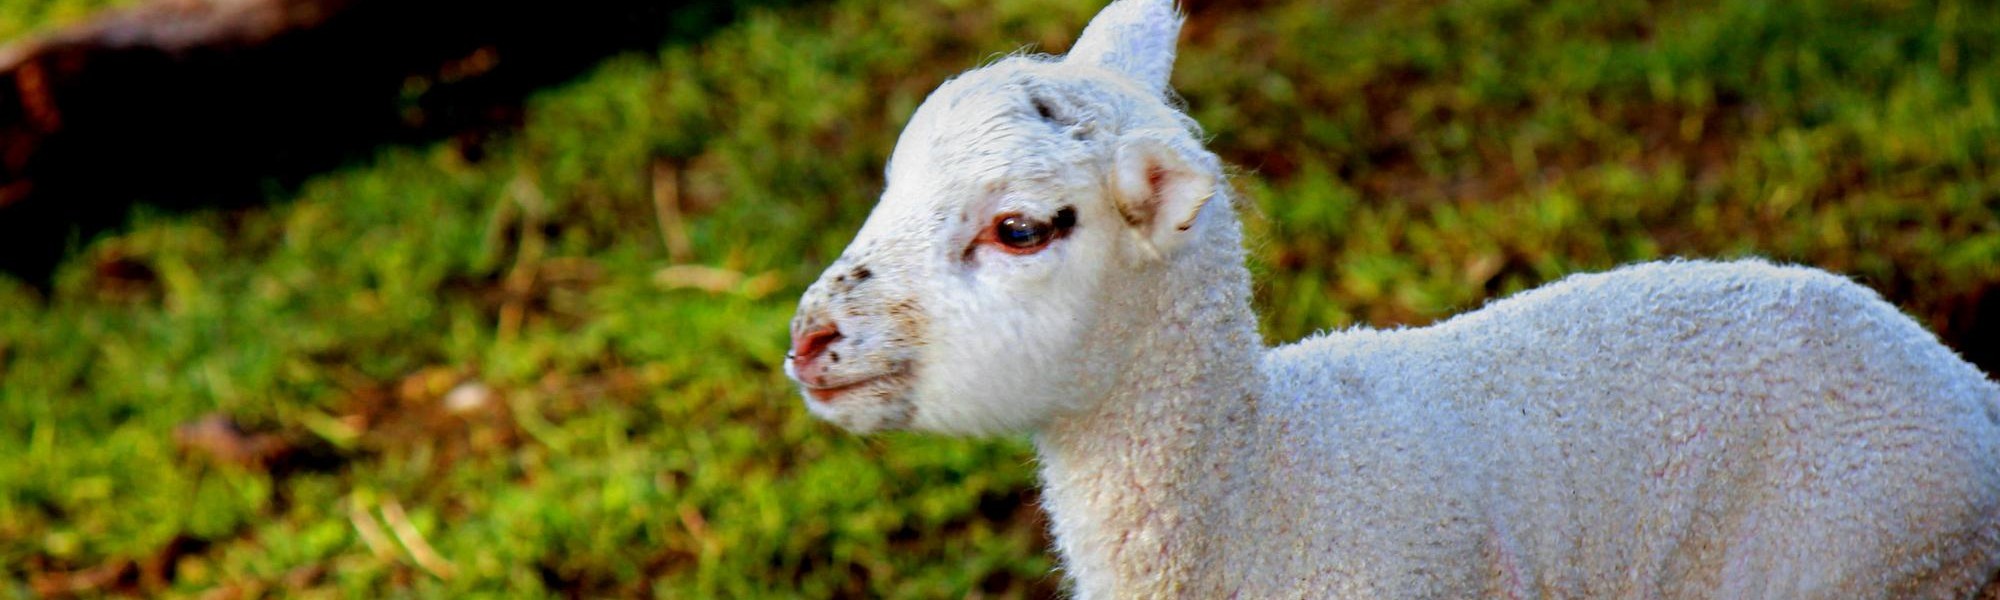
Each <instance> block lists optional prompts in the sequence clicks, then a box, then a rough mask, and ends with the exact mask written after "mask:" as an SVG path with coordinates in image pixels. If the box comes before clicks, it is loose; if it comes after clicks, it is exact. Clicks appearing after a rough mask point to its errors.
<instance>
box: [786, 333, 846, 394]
mask: <svg viewBox="0 0 2000 600" xmlns="http://www.w3.org/2000/svg"><path fill="white" fill-rule="evenodd" d="M840 338H841V335H840V328H839V327H835V326H834V325H833V324H832V323H828V324H826V325H821V326H819V327H816V328H813V329H810V330H807V331H805V332H803V333H800V334H799V335H797V336H794V337H793V338H792V352H791V354H790V355H789V356H788V358H789V359H790V360H791V361H792V376H793V377H797V378H798V380H799V383H803V384H806V386H808V387H819V386H820V384H821V383H822V381H821V377H822V375H824V374H825V372H826V361H825V360H822V357H823V356H824V355H825V354H826V347H827V346H830V345H832V344H833V343H834V342H837V341H840Z"/></svg>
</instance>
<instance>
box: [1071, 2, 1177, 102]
mask: <svg viewBox="0 0 2000 600" xmlns="http://www.w3.org/2000/svg"><path fill="white" fill-rule="evenodd" d="M1180 35H1181V15H1180V13H1179V12H1178V11H1176V10H1174V0H1116V1H1115V2H1112V3H1111V5H1110V6H1106V7H1104V10H1102V11H1099V12H1098V13H1097V17H1096V18H1093V19H1091V20H1090V25H1089V26H1088V27H1084V28H1083V35H1082V36H1081V37H1078V38H1077V40H1076V46H1074V47H1072V48H1070V50H1069V55H1068V56H1067V57H1066V58H1064V60H1066V61H1076V62H1079V63H1087V64H1093V65H1097V66H1099V67H1103V68H1105V69H1109V70H1111V71H1115V72H1118V73H1123V74H1125V75H1126V76H1129V77H1131V78H1133V79H1136V80H1138V81H1139V82H1140V83H1143V84H1146V85H1148V86H1151V87H1152V88H1153V89H1155V90H1162V91H1164V90H1166V89H1167V76H1168V75H1171V74H1173V71H1174V43H1175V42H1177V41H1179V39H1180Z"/></svg>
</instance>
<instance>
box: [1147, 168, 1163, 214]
mask: <svg viewBox="0 0 2000 600" xmlns="http://www.w3.org/2000/svg"><path fill="white" fill-rule="evenodd" d="M1166 185H1167V169H1166V167H1162V166H1160V164H1159V163H1153V164H1149V165H1146V192H1147V194H1148V197H1147V200H1148V202H1147V204H1152V205H1158V204H1160V203H1162V202H1164V201H1165V198H1162V197H1161V196H1162V195H1164V194H1166Z"/></svg>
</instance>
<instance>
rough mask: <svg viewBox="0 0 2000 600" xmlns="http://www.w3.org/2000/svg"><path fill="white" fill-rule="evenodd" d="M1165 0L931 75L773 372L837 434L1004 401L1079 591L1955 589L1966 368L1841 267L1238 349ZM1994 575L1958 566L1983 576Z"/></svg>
mask: <svg viewBox="0 0 2000 600" xmlns="http://www.w3.org/2000/svg"><path fill="white" fill-rule="evenodd" d="M1180 20H1181V17H1180V16H1179V15H1178V14H1177V12H1176V10H1175V9H1174V7H1173V6H1172V5H1171V2H1170V0H1116V1H1115V2H1113V3H1112V4H1111V5H1110V6H1109V7H1107V8H1105V9H1104V10H1103V12H1102V13H1100V14H1099V15H1098V17H1096V19H1094V20H1093V21H1092V22H1091V24H1090V25H1089V26H1088V27H1087V28H1086V29H1085V30H1084V32H1083V34H1082V36H1081V38H1080V39H1079V40H1078V41H1077V43H1076V45H1075V47H1074V48H1073V49H1072V50H1071V52H1070V53H1069V54H1068V55H1067V56H1065V57H1060V58H1057V57H1041V56H1013V57H1009V58H1005V59H1002V60H999V61H997V62H995V63H993V64H990V65H988V66H985V67H983V68H980V69H976V70H973V71H971V72H968V73H966V74H964V75H961V76H959V77H957V78H955V79H953V80H951V81H948V82H946V83H944V84H943V85H942V86H940V87H939V88H938V89H937V91H936V92H935V93H933V94H932V95H931V96H930V98H928V99H927V100H926V101H925V102H924V103H923V104H922V105H921V106H920V107H919V108H918V109H917V111H916V114H915V115H914V116H913V117H912V118H911V120H910V123H909V125H908V127H907V129H905V131H904V132H903V134H902V136H901V138H900V139H899V140H898V142H897V143H896V147H895V149H894V153H893V155H892V158H891V160H890V164H889V167H888V174H887V178H888V184H887V187H886V189H885V190H884V191H883V195H882V199H881V201H880V203H879V204H878V205H877V206H876V208H875V210H874V212H873V213H872V214H871V215H870V216H869V217H868V219H867V221H866V223H865V224H864V225H863V226H862V228H861V231H860V233H859V234H858V235H857V236H856V237H855V239H854V241H853V243H852V244H851V245H850V246H849V247H848V248H847V250H846V251H845V252H844V253H843V254H842V255H841V256H840V257H839V259H837V260H836V261H835V262H834V263H833V264H832V265H831V266H830V267H829V268H828V269H827V271H826V273H825V274H824V275H823V276H822V277H821V278H820V279H819V280H818V281H817V282H816V283H815V284H814V285H812V286H811V288H809V289H808V290H807V292H806V293H805V296H804V297H803V298H802V299H801V301H800V305H799V312H798V315H797V317H796V318H795V319H794V321H793V324H792V335H793V347H792V350H791V353H790V355H789V357H788V360H787V361H786V363H785V365H786V372H787V374H788V375H790V376H791V377H792V378H793V379H795V380H796V381H797V382H798V383H799V385H800V386H801V388H802V393H803V395H804V397H805V403H806V406H807V408H808V409H809V410H810V411H811V412H812V413H813V414H815V415H817V416H819V417H821V418H824V419H826V420H829V421H832V422H833V423H835V424H838V425H840V426H842V427H845V428H847V429H849V430H852V431H855V432H862V433H867V432H873V431H879V430H885V429H916V430H925V431H935V432H944V433H955V434H968V435H981V434H996V433H1007V432H1031V433H1032V435H1033V439H1034V441H1035V446H1036V449H1037V453H1038V455H1039V458H1040V462H1041V467H1042V473H1041V476H1042V480H1043V484H1044V486H1045V493H1044V498H1045V504H1046V506H1045V508H1046V509H1047V511H1048V513H1049V515H1050V517H1051V522H1052V525H1051V527H1052V529H1053V532H1054V536H1055V539H1056V545H1057V550H1058V552H1059V553H1060V554H1061V556H1062V560H1063V565H1064V569H1065V571H1066V573H1067V574H1068V576H1069V577H1070V579H1071V583H1072V585H1073V586H1074V593H1075V595H1076V596H1077V597H1081V598H1099V597H1161V596H1186V597H1198V598H1207V597H1247V598H1262V597H1344V598H1377V597H1471V596H1475V595H1476V596H1491V597H1508V598H1520V597H1530V596H1536V597H1578V598H1580V597H1674V598H1681V597H1693V598H1709V597H1719V598H1886V597H1965V596H1968V595H1970V594H1973V593H1975V592H1977V591H1979V590H1981V589H1982V588H1984V587H1986V586H1988V585H1989V582H1991V581H1992V580H1993V575H1994V573H1995V570H1996V568H2000V386H1996V385H1995V384H1994V383H1993V382H1991V381H1989V380H1988V379H1987V378H1986V376H1985V375H1984V374H1982V373H1980V372H1979V371H1978V369H1976V368H1974V367H1972V366H1971V365H1968V364H1966V363H1965V362H1964V361H1963V360H1961V359H1960V358H1959V357H1957V356H1956V355H1955V354H1953V353H1952V352H1951V351H1950V350H1948V349H1946V348H1945V347H1944V346H1942V345H1941V344H1939V343H1938V341H1937V339H1936V338H1935V337H1934V336H1932V335H1931V334H1930V333H1928V332H1926V331H1925V330H1923V329H1922V328H1921V327H1920V326H1918V325H1917V324H1916V323H1914V322H1913V321H1911V320H1910V319H1909V318H1908V317H1906V316H1904V315H1903V314H1901V313H1899V312H1898V311H1897V310H1896V309H1895V308H1894V307H1892V306H1890V305H1889V304H1887V303H1885V302H1884V301H1883V300H1882V299H1881V298H1880V297H1878V296H1877V295H1876V294H1875V293H1874V292H1872V291H1870V290H1868V289H1866V288H1863V287H1861V286H1858V285H1856V284H1854V283H1851V282H1849V281H1847V280H1845V279H1842V278H1839V277H1836V276H1833V275H1830V274H1828V273H1825V272H1822V271H1817V270H1813V269H1807V268H1800V267H1790V266H1779V265H1773V264H1770V263H1766V262H1762V261H1757V260H1744V261H1737V262H1705V261H1673V262H1659V263H1651V264H1641V265H1636V266H1630V267H1626V268H1621V269H1617V270H1614V271H1611V272H1608V273H1602V274H1594V275H1579V276H1574V277H1570V278H1568V279H1564V280H1562V281H1559V282H1557V283H1554V284H1551V285H1548V286H1546V287H1543V288H1540V289H1536V290H1532V291H1529V292H1526V293H1522V294H1519V295H1516V296H1514V297H1511V298H1508V299H1505V300H1501V301H1498V302H1494V303H1492V304H1490V305H1488V306H1486V307H1485V308H1482V309H1480V310H1477V311H1474V312H1471V313H1467V314H1464V315H1460V316H1458V317H1456V318H1453V319H1450V320H1448V321H1446V322H1443V323H1440V324H1437V325H1433V326H1430V327H1425V328H1418V329H1398V330H1392V331H1376V330H1367V329H1354V330H1348V331H1340V332H1333V333H1327V334H1322V335H1319V336H1316V337H1313V338H1311V339H1307V340H1304V341H1301V342H1298V343H1295V344H1291V345H1287V346H1281V347H1277V348H1267V347H1266V346H1265V344H1264V341H1263V340H1262V339H1261V337H1260V335H1259V334H1258V330H1257V325H1256V317H1255V315H1254V314H1253V313H1252V310H1251V306H1250V296H1251V294H1250V289H1251V288H1250V276H1249V273H1248V272H1247V270H1246V269H1245V268H1244V266H1243V262H1244V250H1243V244H1242V233H1241V226H1240V225H1239V223H1238V221H1237V218H1236V216H1235V214H1234V212H1233V210H1232V207H1231V200H1230V191H1229V188H1228V186H1227V185H1226V183H1225V182H1224V175H1223V171H1222V166H1221V163H1220V161H1219V160H1218V159H1217V158H1216V157H1215V156H1214V155H1213V154H1211V153H1209V152H1208V151H1207V150H1206V149H1204V148H1203V147H1202V144H1201V141H1200V137H1199V135H1200V134H1199V130H1198V128H1197V126H1196V125H1195V124H1194V122H1193V121H1192V120H1191V119H1189V118H1188V117H1187V116H1186V115H1184V114H1182V113H1181V112H1180V111H1179V110H1177V109H1176V108H1175V107H1174V106H1173V104H1172V102H1171V100H1170V94H1171V92H1170V91H1169V90H1168V88H1167V77H1168V73H1169V71H1170V70H1171V66H1172V63H1173V54H1174V44H1175V41H1176V37H1177V36H1178V33H1179V27H1180ZM1993 591H1994V590H1987V593H1992V592H1993Z"/></svg>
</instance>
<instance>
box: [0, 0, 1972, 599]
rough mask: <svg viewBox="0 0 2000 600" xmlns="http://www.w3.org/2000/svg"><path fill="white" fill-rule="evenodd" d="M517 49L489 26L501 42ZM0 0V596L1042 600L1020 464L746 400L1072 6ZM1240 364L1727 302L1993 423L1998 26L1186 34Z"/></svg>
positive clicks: (1713, 7)
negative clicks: (1832, 283) (961, 111)
mask: <svg viewBox="0 0 2000 600" xmlns="http://www.w3.org/2000/svg"><path fill="white" fill-rule="evenodd" d="M517 4H519V5H517ZM526 4H527V3H483V2H473V1H470V0H423V1H415V0H405V1H400V2H391V1H389V0H153V1H152V2H151V3H147V2H145V1H144V0H0V42H4V43H7V45H6V49H4V50H0V597H15V596H68V595H84V596H95V595H101V594H131V595H145V596H158V595H175V596H190V597H205V598H256V597H384V596H403V595H419V596H459V595H466V594H475V593H483V594H498V595H506V596H543V595H564V596H590V597H601V596H618V597H653V596H658V597H794V596H797V597H836V596H837V597H910V598H932V597H1047V596H1050V595H1052V594H1054V593H1056V592H1057V590H1058V589H1059V586H1058V583H1059V578H1058V577H1057V576H1056V575H1053V574H1051V569H1052V568H1053V566H1054V562H1053V560H1052V559H1051V557H1050V555H1049V554H1048V552H1047V551H1046V549H1045V548H1046V546H1047V543H1048V540H1047V538H1046V536H1045V535H1044V533H1043V526H1044V524H1043V523H1042V521H1041V520H1040V514H1039V512H1038V508H1037V506H1036V501H1037V500H1036V496H1035V492H1034V491H1033V483H1034V468H1035V467H1034V463H1033V456H1032V453H1031V451H1030V449H1029V447H1028V444H1027V443H1026V441H1025V439H1024V438H1019V437H1015V438H1004V439H995V440H952V439H939V438H932V437H925V436H917V435H887V436H880V437H873V438H859V437H856V436H853V435H849V434H846V433H844V432H841V431H839V430H837V429H835V428H833V427H831V426H828V425H824V424H821V423H818V422H815V421H814V420H812V419H811V418H810V417H809V416H808V415H807V414H806V412H805V410H803V408H802V406H801V405H800V401H799V400H798V398H797V396H796V394H795V393H794V392H793V390H792V388H791V386H790V385H788V384H787V382H786V381H785V378H784V375H783V374H782V371H781V368H780V365H779V361H780V360H781V358H782V356H783V354H784V350H785V344H786V340H785V336H786V323H787V321H788V319H789V318H790V316H791V313H792V309H793V302H794V301H795V299H796V297H797V294H798V293H799V292H801V291H803V289H804V287H805V286H806V285H807V284H808V283H810V282H811V281H812V280H813V279H814V277H816V275H817V274H818V271H819V269H820V268H821V267H823V266H824V265H825V264H826V263H827V262H829V261H830V260H831V259H833V258H834V257H835V256H836V255H837V254H838V252H839V251H840V249H841V248H842V247H843V246H844V244H845V243H846V242H847V240H848V239H850V238H851V236H852V235H853V233H854V231H855V230H856V229H857V228H858V226H859V224H860V222H861V220H862V219H863V218H864V217H865V215H866V214H867V212H868V210H869V209H870V207H871V206H872V205H873V203H874V201H875V196H876V194H877V193H878V192H879V191H880V188H881V186H882V181H881V175H880V173H881V168H882V165H883V162H884V160H885V159H886V157H887V156H886V155H887V153H888V151H889V150H890V147H891V144H892V143H893V141H894V139H895V136H896V135H897V133H898V131H899V130H900V128H901V126H902V125H903V123H904V122H905V121H906V119H908V117H909V114H910V112H911V111H912V110H913V109H914V108H915V106H916V105H917V103H918V102H920V101H921V100H922V99H923V98H924V96H925V94H927V93H928V92H929V91H930V90H931V89H932V88H933V87H934V86H936V85H937V84H938V83H939V82H940V81H942V80H943V79H944V78H946V77H949V76H950V75H952V74H954V73H957V72H959V71H962V70H965V69H967V68H970V67H973V66H976V65H978V64H981V63H983V62H985V61H988V60H991V59H993V58H995V57H997V56H1001V55H1004V54H1006V53H1010V52H1014V51H1016V50H1020V49H1023V48H1027V49H1031V50H1036V51H1045V52H1061V51H1063V50H1066V49H1067V48H1068V46H1069V44H1070V42H1071V40H1072V39H1073V38H1074V36H1075V34H1076V33H1077V32H1078V31H1080V30H1081V28H1082V26H1083V24H1084V23H1085V22H1086V21H1087V20H1088V18H1089V17H1090V16H1091V15H1092V14H1093V13H1094V12H1095V11H1096V10H1097V9H1098V8H1099V7H1100V3H1099V2H1096V1H1085V2H1069V1H1057V0H1001V1H998V2H975V1H972V0H913V1H909V2H866V1H860V0H834V1H830V2H826V1H820V2H809V1H769V2H757V1H752V0H715V1H713V2H698V1H694V2H683V3H656V2H636V1H635V2H617V1H612V0H604V1H600V2H592V3H573V4H574V5H569V6H565V5H558V4H544V5H538V6H527V5H526ZM1185 5H1186V8H1187V9H1188V10H1189V11H1190V13H1191V16H1190V18H1189V21H1188V24H1187V27H1186V31H1185V32H1184V35H1183V44H1182V50H1181V55H1180V60H1179V63H1178V66H1177V68H1176V70H1175V75H1174V85H1175V86H1176V87H1177V88H1178V89H1179V90H1180V92H1181V94H1182V95H1183V96H1185V98H1186V100H1187V105H1188V107H1189V111H1190V112H1191V113H1192V114H1193V115H1194V116H1195V117H1196V118H1197V119H1198V120H1199V121H1200V122H1201V123H1202V125H1203V126H1204V127H1205V128H1206V129H1207V132H1208V133H1209V135H1211V136H1212V137H1213V140H1212V143H1211V146H1212V148H1213V149H1214V150H1216V151H1217V152H1218V153H1219V154H1220V155H1221V156H1222V157H1223V158H1224V159H1225V160H1226V161H1228V162H1229V163H1231V164H1232V165H1234V166H1235V167H1236V176H1235V180H1234V183H1235V185H1236V187H1237V189H1238V190H1239V191H1240V193H1241V196H1242V197H1243V202H1242V208H1243V210H1244V212H1245V219H1246V224H1247V227H1248V229H1249V231H1250V245H1251V248H1252V253H1251V254H1252V261H1253V265H1252V268H1253V269H1254V271H1255V273H1256V285H1257V304H1258V308H1259V310H1260V312H1261V314H1262V315H1263V319H1264V320H1263V323H1264V329H1265V332H1266V334H1267V335H1268V336H1269V338H1270V339H1271V340H1273V341H1288V340H1291V339H1295V338H1297V337H1300V336H1302V335H1306V334H1309V333H1311V332H1313V331H1315V330H1321V329H1331V328H1342V327H1349V326H1354V325H1370V326H1395V325H1422V324H1425V323H1429V322H1432V321H1435V320H1438V319H1440V318H1444V317H1446V316H1449V315H1451V314H1454V313H1457V312H1460V311H1464V310H1468V309H1472V308H1476V307H1478V306H1479V305H1480V304H1481V303H1483V302H1485V301H1486V300H1488V299H1491V298H1495V297H1499V296H1504V295H1507V294H1510V293H1513V292H1517V291H1520V290H1523V289H1526V288H1529V287H1533V286H1536V285H1539V284H1542V283H1545V282H1548V281H1551V280H1554V279H1557V278H1560V277H1562V276H1563V275H1565V274H1568V273H1573V272H1578V271H1591V270H1602V269H1606V268H1610V267H1613V266H1615V265H1619V264H1622V263H1627V262H1632V261H1639V260H1650V259H1658V258H1666V257H1673V256H1690V257H1735V256H1746V255H1758V256H1766V257H1770V258H1773V259H1777V260H1783V261H1789V262H1798V263H1805V264H1811V265H1817V266H1820V267H1824V268H1827V269H1831V270H1833V271H1836V272H1840V273H1844V274H1847V275H1850V276H1852V277H1854V278H1856V279H1857V280H1859V281H1861V282H1863V283H1865V284H1867V285H1868V286H1870V287H1872V288H1874V289H1877V290H1880V291H1881V292H1882V293H1883V294H1884V295H1885V296H1886V297H1888V298H1889V299H1890V300H1891V301H1892V302H1895V303H1896V304H1897V305H1899V306H1901V307H1902V308H1903V309H1904V310H1905V311H1906V312H1908V313H1909V314H1910V315H1911V316H1913V317H1915V318H1916V319H1917V320H1919V321H1921V322H1923V323H1924V324H1926V325H1927V326H1929V327H1930V328H1932V329H1933V330H1935V331H1937V332H1939V334H1940V336H1941V337H1942V338H1943V339H1944V340H1945V342H1946V343H1947V344H1950V345H1951V346H1953V347H1954V348H1956V349H1958V350H1959V351H1960V352H1961V353H1963V354H1964V355H1965V356H1967V357H1968V358H1969V359H1971V360H1973V361H1975V362H1977V363H1979V364H1980V365H1981V366H1982V367H1983V368H1984V369H1985V370H1986V371H1987V372H1989V373H1991V372H1995V371H2000V217H1996V216H1995V214H1996V211H2000V60H1996V58H2000V7H1997V6H1996V5H1995V4H1993V3H1990V2H1960V1H1953V0H1941V1H1937V2H1927V1H1915V0H1912V1H1902V0H1877V1H1854V0H1799V1H1794V2H1782V3H1770V2H1761V1H1730V0H1722V1H1705V0H1696V1H1690V2H1677V3H1671V4H1652V3H1644V2H1633V1H1627V0H1613V1H1610V2H1598V1H1596V0H1556V1H1554V2H1528V1H1525V0H1471V1H1466V2H1449V3H1445V2H1411V3H1399V4H1391V5H1386V6H1378V5H1377V4H1376V3H1373V2H1361V1H1351V2H1342V1H1304V0H1259V1H1254V2H1219V1H1214V2H1208V1H1196V0H1188V1H1187V2H1185Z"/></svg>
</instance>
